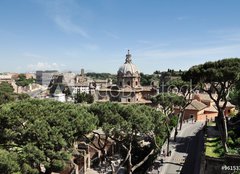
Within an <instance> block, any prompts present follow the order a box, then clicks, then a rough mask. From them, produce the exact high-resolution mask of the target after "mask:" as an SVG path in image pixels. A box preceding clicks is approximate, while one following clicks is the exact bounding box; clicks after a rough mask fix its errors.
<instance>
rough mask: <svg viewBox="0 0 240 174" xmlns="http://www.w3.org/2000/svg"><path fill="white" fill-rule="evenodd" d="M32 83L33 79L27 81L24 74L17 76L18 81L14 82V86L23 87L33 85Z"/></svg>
mask: <svg viewBox="0 0 240 174" xmlns="http://www.w3.org/2000/svg"><path fill="white" fill-rule="evenodd" d="M34 81H35V80H34V79H33V78H30V79H27V78H26V75H25V74H19V76H18V79H17V80H16V85H17V86H22V87H25V86H28V85H29V84H32V83H34Z"/></svg>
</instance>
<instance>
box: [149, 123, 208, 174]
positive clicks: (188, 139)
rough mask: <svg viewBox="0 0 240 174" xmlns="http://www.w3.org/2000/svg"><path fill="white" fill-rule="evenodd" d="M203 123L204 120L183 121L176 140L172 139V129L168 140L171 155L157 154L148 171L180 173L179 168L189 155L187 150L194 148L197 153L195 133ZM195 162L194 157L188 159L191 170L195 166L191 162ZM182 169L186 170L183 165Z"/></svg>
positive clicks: (164, 147)
mask: <svg viewBox="0 0 240 174" xmlns="http://www.w3.org/2000/svg"><path fill="white" fill-rule="evenodd" d="M203 124H204V122H196V123H192V122H188V123H184V124H183V127H182V130H181V131H179V132H178V135H177V142H174V141H173V136H174V131H172V133H171V140H170V150H171V152H172V155H171V156H169V157H164V156H163V155H162V154H161V155H159V156H158V157H157V159H156V161H155V164H154V166H153V170H151V171H149V173H151V174H177V173H182V172H181V170H182V167H183V165H184V163H185V160H186V159H187V157H188V155H189V152H190V151H194V150H195V151H196V153H197V151H198V144H199V142H198V141H197V140H198V137H196V134H197V133H198V132H199V130H201V128H202V126H203ZM197 136H198V135H197ZM166 147H167V144H166V143H165V144H164V145H163V148H162V149H166ZM165 151H166V150H165ZM193 153H194V152H193ZM193 156H194V155H193ZM195 156H196V155H195ZM161 159H163V164H162V163H161ZM188 161H189V159H188ZM195 162H196V160H195V159H194V160H192V161H191V160H190V165H193V166H192V169H193V171H194V168H195V164H191V163H195ZM190 167H191V166H190ZM184 170H188V168H187V169H186V167H185V168H184ZM191 173H193V172H191Z"/></svg>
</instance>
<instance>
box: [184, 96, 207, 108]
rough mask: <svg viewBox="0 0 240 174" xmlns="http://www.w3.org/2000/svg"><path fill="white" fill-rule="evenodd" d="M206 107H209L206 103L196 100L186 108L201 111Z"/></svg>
mask: <svg viewBox="0 0 240 174" xmlns="http://www.w3.org/2000/svg"><path fill="white" fill-rule="evenodd" d="M206 107H207V105H205V104H204V103H202V102H199V101H197V100H196V99H195V100H193V101H192V102H191V103H190V104H189V105H188V106H187V107H186V109H188V110H197V111H201V110H203V109H204V108H206Z"/></svg>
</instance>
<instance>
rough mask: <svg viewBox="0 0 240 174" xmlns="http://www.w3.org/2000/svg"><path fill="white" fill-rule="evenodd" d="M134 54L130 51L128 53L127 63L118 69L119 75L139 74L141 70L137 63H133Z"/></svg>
mask: <svg viewBox="0 0 240 174" xmlns="http://www.w3.org/2000/svg"><path fill="white" fill-rule="evenodd" d="M131 57H132V55H131V54H130V53H129V50H128V54H127V55H126V59H125V63H124V64H123V65H122V66H121V67H120V68H119V69H118V75H138V74H139V73H140V72H139V70H138V68H137V67H136V65H134V64H133V63H132V58H131Z"/></svg>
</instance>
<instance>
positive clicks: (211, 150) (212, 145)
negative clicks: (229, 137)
mask: <svg viewBox="0 0 240 174" xmlns="http://www.w3.org/2000/svg"><path fill="white" fill-rule="evenodd" d="M205 146H206V151H205V155H206V156H209V157H214V158H220V157H222V156H223V154H224V149H223V146H222V142H221V140H220V138H218V137H214V138H207V140H206V143H205Z"/></svg>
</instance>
